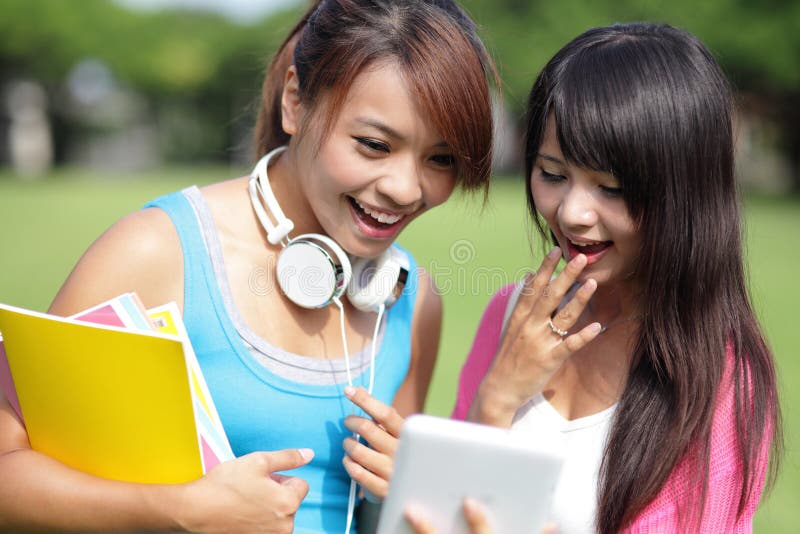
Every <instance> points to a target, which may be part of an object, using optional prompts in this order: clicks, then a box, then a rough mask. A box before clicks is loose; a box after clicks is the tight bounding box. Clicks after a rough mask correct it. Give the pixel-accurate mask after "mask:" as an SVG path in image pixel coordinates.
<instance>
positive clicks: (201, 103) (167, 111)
mask: <svg viewBox="0 0 800 534" xmlns="http://www.w3.org/2000/svg"><path fill="white" fill-rule="evenodd" d="M461 1H462V3H463V5H464V6H465V7H466V8H467V10H468V11H469V12H470V13H471V14H472V15H473V17H474V18H475V20H477V21H479V23H480V25H481V28H482V34H483V36H484V38H485V40H486V42H487V45H488V46H489V48H490V50H491V52H492V53H493V55H494V56H495V57H496V58H497V62H498V65H499V68H500V73H501V76H502V79H503V83H504V91H505V94H506V98H505V102H506V105H507V106H508V107H509V108H510V109H511V110H512V112H513V113H514V114H515V115H516V116H518V117H519V116H520V115H521V113H522V109H523V108H524V100H525V98H526V93H527V90H528V89H529V88H530V85H531V83H532V82H533V79H534V77H535V75H536V73H537V72H538V71H539V70H540V69H541V67H542V66H543V65H544V63H545V61H547V59H548V58H550V57H551V56H552V55H553V54H554V53H555V52H556V50H558V49H559V48H560V47H561V46H563V45H564V44H565V43H566V42H567V41H569V40H570V39H571V38H573V37H574V36H576V35H577V34H579V33H580V32H582V31H584V30H585V29H587V28H589V27H592V26H597V25H605V24H611V23H614V22H627V21H633V20H650V21H656V22H667V23H670V24H673V25H676V26H678V27H681V28H684V29H686V30H688V31H691V32H693V33H695V34H696V35H698V36H699V37H700V38H701V39H703V41H704V42H705V43H706V44H707V45H708V46H709V47H710V48H711V49H712V50H713V51H714V52H715V54H716V55H717V57H718V59H719V60H720V62H721V64H722V65H723V68H724V69H725V70H726V72H727V73H728V75H729V76H730V78H731V80H732V81H733V83H734V86H735V87H736V88H737V89H739V90H740V91H741V92H742V94H746V95H747V98H748V99H750V100H753V101H755V104H754V105H751V106H750V108H751V109H757V110H759V113H761V114H763V115H765V116H766V117H767V118H768V119H770V120H771V121H773V122H774V123H775V124H777V125H778V126H779V128H780V132H779V135H778V136H777V137H778V139H779V140H780V143H781V145H780V146H781V148H782V150H783V151H784V153H785V154H787V156H788V158H789V161H790V162H791V165H792V175H793V180H794V186H795V188H796V189H798V190H800V129H798V128H797V127H796V125H797V124H798V122H800V105H799V104H800V32H798V31H797V30H798V28H800V2H799V1H797V0H759V1H756V0H706V1H703V2H697V1H696V0H670V1H665V0H594V1H592V2H586V1H585V0H559V1H558V2H552V1H548V0H461ZM301 4H302V5H299V6H297V7H296V8H294V9H291V10H289V11H285V12H279V13H276V14H274V15H272V16H270V17H268V18H267V19H265V20H262V21H254V22H253V24H250V25H237V24H234V23H233V22H230V21H229V20H227V19H224V18H222V17H220V16H216V15H211V14H205V13H201V12H194V11H161V12H155V13H140V12H133V11H129V10H127V9H126V8H124V7H121V6H119V5H117V4H115V3H113V2H111V1H110V0H82V1H81V2H80V3H78V2H66V1H63V0H3V2H2V6H1V7H0V35H3V39H2V40H0V83H3V82H6V81H8V80H11V79H18V78H23V79H24V78H32V79H36V80H38V81H40V82H41V83H44V84H45V86H46V87H47V88H48V89H49V91H50V93H51V95H52V96H53V97H57V96H58V93H59V90H60V88H61V87H62V86H63V84H64V81H65V79H66V77H67V76H68V73H69V72H70V70H71V69H72V68H73V66H74V65H76V64H77V63H78V62H80V61H82V60H84V59H86V58H94V59H97V60H99V61H101V62H103V63H104V64H105V65H107V66H108V67H109V69H110V70H111V71H112V72H113V74H114V77H115V79H116V80H118V81H119V83H121V84H123V85H124V86H125V87H127V88H129V89H131V90H133V91H136V92H138V93H141V94H142V95H144V96H145V98H146V100H147V102H148V103H149V112H151V113H152V114H153V115H154V116H155V120H157V121H159V123H160V124H161V126H162V128H161V130H162V131H166V132H167V134H166V135H167V138H168V142H165V143H163V148H164V150H165V151H166V153H167V156H168V157H169V158H170V159H172V160H175V159H183V160H188V159H191V160H196V159H198V158H199V159H209V158H213V159H228V157H229V156H230V152H231V151H232V150H238V149H239V148H238V146H237V145H241V144H242V143H243V142H245V141H243V139H245V138H246V134H243V132H245V131H246V130H247V129H248V128H249V126H250V124H251V123H252V121H253V117H254V115H255V113H254V109H253V104H254V103H256V102H257V101H258V95H259V92H260V83H261V78H262V75H263V72H264V69H265V67H266V64H267V62H268V60H269V58H270V56H271V54H272V53H273V51H274V50H275V47H276V46H277V44H278V42H279V40H280V39H281V38H282V37H283V36H284V35H285V34H286V32H287V31H288V29H289V28H290V27H291V25H292V24H293V22H294V21H295V20H296V18H297V15H298V12H299V11H301V10H302V9H303V6H304V5H305V2H301ZM55 127H56V130H57V131H59V132H67V133H68V132H69V129H70V121H69V120H67V118H64V117H58V116H56V117H55ZM56 148H57V149H58V147H56Z"/></svg>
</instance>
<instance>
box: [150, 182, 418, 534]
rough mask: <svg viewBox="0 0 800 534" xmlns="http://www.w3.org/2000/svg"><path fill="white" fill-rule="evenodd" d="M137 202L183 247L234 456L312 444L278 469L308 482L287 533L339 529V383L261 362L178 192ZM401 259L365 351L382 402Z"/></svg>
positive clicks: (391, 372)
mask: <svg viewBox="0 0 800 534" xmlns="http://www.w3.org/2000/svg"><path fill="white" fill-rule="evenodd" d="M146 207H157V208H160V209H162V210H164V211H165V212H166V213H167V214H168V215H169V217H170V219H171V220H172V223H173V224H174V226H175V229H176V231H177V233H178V237H179V239H180V243H181V248H182V250H183V270H184V306H183V320H184V322H185V323H186V329H187V330H188V333H189V338H190V339H191V342H192V345H193V347H194V350H195V353H196V354H197V359H198V360H199V362H200V366H201V368H202V370H203V374H204V376H205V379H206V382H207V383H208V387H209V390H210V392H211V395H212V397H213V399H214V402H215V404H216V406H217V410H218V412H219V414H220V418H221V419H222V423H223V426H224V427H225V431H226V433H227V435H228V439H229V440H230V443H231V446H232V448H233V451H234V453H235V454H236V455H237V456H241V455H244V454H247V453H250V452H253V451H270V450H279V449H288V448H300V447H307V448H310V449H313V450H314V459H313V460H312V461H311V462H310V463H309V464H307V465H305V466H303V467H301V468H299V469H295V470H292V471H289V472H286V474H289V475H292V476H298V477H300V478H303V479H304V480H305V481H306V482H308V485H309V491H308V495H307V496H306V498H305V499H304V500H303V503H302V504H301V506H300V509H299V510H298V512H297V515H296V516H295V529H294V532H296V533H301V534H303V533H309V534H310V533H320V532H342V531H343V530H344V528H345V524H346V518H347V505H348V495H349V490H350V477H349V475H348V474H347V471H345V469H344V467H343V465H342V458H343V457H344V449H343V448H342V440H344V438H345V437H347V436H349V435H351V433H350V432H349V431H348V430H347V429H346V428H345V427H344V424H343V420H344V418H345V417H346V416H348V415H350V414H351V413H353V404H352V403H351V402H350V401H348V400H347V399H346V397H344V393H343V389H344V387H345V386H346V385H347V383H346V382H345V383H340V384H331V385H316V384H306V383H300V382H295V381H292V380H289V379H286V378H283V377H281V376H278V375H276V374H274V373H272V372H270V371H269V370H267V369H266V368H265V367H264V366H263V365H261V364H260V363H259V362H258V361H257V360H256V359H255V357H254V356H253V355H252V354H251V353H250V351H249V350H248V348H247V347H246V345H245V344H244V342H243V341H242V339H241V337H240V336H239V334H238V332H237V330H236V328H235V326H234V324H233V323H232V321H231V318H230V317H229V315H228V313H227V311H226V308H225V304H224V302H223V298H222V295H221V293H220V289H219V285H218V281H217V279H216V276H215V274H214V270H213V267H212V264H211V261H210V259H209V255H208V251H207V248H206V244H205V241H204V240H203V235H202V233H201V229H200V226H199V223H198V220H197V216H196V214H195V211H194V209H193V207H192V205H191V204H190V202H189V201H188V199H187V198H186V197H185V196H184V194H183V193H182V192H176V193H172V194H169V195H166V196H163V197H161V198H158V199H156V200H154V201H152V202H150V203H149V204H147V206H146ZM393 246H397V245H393ZM406 254H408V253H406ZM408 257H409V261H410V266H411V268H410V269H409V278H408V281H407V283H406V287H405V290H404V291H403V294H402V296H401V297H400V299H398V301H397V302H396V303H395V305H394V306H392V307H391V308H390V309H389V310H387V313H386V316H385V321H386V325H385V330H384V335H383V340H382V342H381V346H380V350H379V351H378V353H377V354H376V357H375V384H374V388H373V395H374V396H375V397H376V398H378V399H380V400H381V401H383V402H384V403H386V404H391V403H392V400H393V399H394V396H395V393H396V392H397V389H398V388H399V387H400V385H401V384H402V382H403V380H404V379H405V376H406V374H407V373H408V367H409V362H410V359H411V318H412V314H413V311H414V301H415V298H416V292H417V272H416V264H415V262H414V260H413V258H412V257H411V255H410V254H408ZM368 374H369V373H368V372H364V373H361V375H360V380H361V381H363V382H366V381H367V380H368V378H364V375H368ZM364 385H365V384H364ZM356 413H361V412H360V411H357V412H356Z"/></svg>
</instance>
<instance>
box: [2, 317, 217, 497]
mask: <svg viewBox="0 0 800 534" xmlns="http://www.w3.org/2000/svg"><path fill="white" fill-rule="evenodd" d="M0 332H2V336H3V341H4V343H5V352H6V358H7V360H8V366H9V369H10V371H11V375H12V377H13V382H14V386H15V389H16V395H17V398H18V400H19V405H20V407H21V411H22V416H23V419H24V422H25V426H26V428H27V431H28V436H29V438H30V442H31V447H32V448H34V449H35V450H38V451H40V452H43V453H44V454H47V455H49V456H51V457H53V458H55V459H57V460H59V461H61V462H63V463H65V464H67V465H69V466H71V467H74V468H76V469H79V470H81V471H85V472H87V473H91V474H94V475H98V476H102V477H105V478H111V479H116V480H125V481H130V482H145V483H180V482H186V481H189V480H194V479H196V478H199V477H200V476H202V474H203V457H202V456H203V452H204V451H203V445H204V443H203V441H202V440H201V439H200V433H199V430H198V428H199V422H198V420H197V417H198V415H199V414H196V413H195V411H196V408H195V406H196V405H197V404H198V403H197V402H196V401H195V399H193V392H192V387H191V384H190V378H189V377H190V372H189V370H188V368H187V357H186V355H185V352H184V351H185V350H186V347H185V345H184V343H185V340H182V339H181V338H180V337H178V336H173V335H166V334H160V333H156V332H142V331H129V330H126V329H124V328H119V327H113V326H104V325H95V324H88V323H85V322H80V321H76V320H73V319H64V318H60V317H55V316H51V315H46V314H41V313H37V312H32V311H29V310H24V309H20V308H15V307H11V306H6V305H2V304H0ZM191 358H193V354H192V355H191Z"/></svg>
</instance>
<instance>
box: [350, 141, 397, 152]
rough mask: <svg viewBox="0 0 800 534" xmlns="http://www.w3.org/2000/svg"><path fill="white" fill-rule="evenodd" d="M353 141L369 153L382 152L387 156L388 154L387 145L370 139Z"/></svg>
mask: <svg viewBox="0 0 800 534" xmlns="http://www.w3.org/2000/svg"><path fill="white" fill-rule="evenodd" d="M353 139H355V140H356V142H357V143H358V144H359V145H361V146H363V147H364V148H366V149H367V150H369V151H371V152H384V153H387V154H388V153H389V152H390V149H389V145H387V144H386V143H383V142H381V141H378V140H377V139H371V138H369V137H354V138H353Z"/></svg>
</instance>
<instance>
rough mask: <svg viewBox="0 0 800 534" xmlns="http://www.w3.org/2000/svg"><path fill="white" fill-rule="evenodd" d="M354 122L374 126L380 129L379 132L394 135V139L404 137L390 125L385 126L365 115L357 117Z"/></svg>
mask: <svg viewBox="0 0 800 534" xmlns="http://www.w3.org/2000/svg"><path fill="white" fill-rule="evenodd" d="M356 122H359V123H361V124H363V125H364V126H369V127H370V128H375V129H376V130H380V131H381V132H383V133H385V134H386V135H388V136H389V137H394V138H395V139H399V140H402V139H404V137H403V136H402V135H400V132H398V131H397V130H395V129H394V128H392V127H391V126H387V125H386V124H384V123H382V122H380V121H376V120H374V119H369V118H366V117H358V118H357V119H356Z"/></svg>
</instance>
